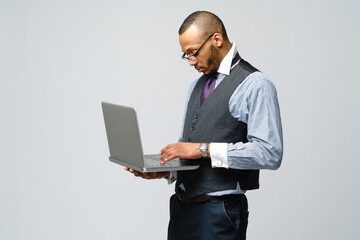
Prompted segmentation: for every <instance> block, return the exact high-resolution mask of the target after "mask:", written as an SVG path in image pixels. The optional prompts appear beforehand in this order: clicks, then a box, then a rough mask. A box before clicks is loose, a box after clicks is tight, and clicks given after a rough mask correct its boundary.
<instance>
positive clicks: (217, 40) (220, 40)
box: [213, 33, 224, 48]
mask: <svg viewBox="0 0 360 240" xmlns="http://www.w3.org/2000/svg"><path fill="white" fill-rule="evenodd" d="M213 39H214V44H215V46H217V47H218V48H220V47H221V46H222V45H223V43H224V38H223V36H222V35H221V34H220V33H215V34H214V36H213Z"/></svg>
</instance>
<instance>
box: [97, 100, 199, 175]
mask: <svg viewBox="0 0 360 240" xmlns="http://www.w3.org/2000/svg"><path fill="white" fill-rule="evenodd" d="M101 105H102V110H103V115H104V121H105V128H106V134H107V139H108V144H109V150H110V157H109V160H110V161H112V162H114V163H117V164H120V165H122V166H125V167H128V168H132V169H134V170H136V171H140V172H163V171H174V170H176V171H181V170H194V169H197V168H198V167H199V165H195V164H194V163H189V160H186V159H179V158H177V159H174V160H171V161H169V162H166V163H165V164H164V165H161V164H160V157H161V155H160V154H150V155H143V150H142V145H141V139H140V131H139V126H138V121H137V116H136V111H135V109H134V108H132V107H127V106H121V105H116V104H112V103H107V102H102V103H101Z"/></svg>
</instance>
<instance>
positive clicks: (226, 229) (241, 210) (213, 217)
mask: <svg viewBox="0 0 360 240" xmlns="http://www.w3.org/2000/svg"><path fill="white" fill-rule="evenodd" d="M248 216H249V212H248V204H247V199H246V196H245V195H244V194H240V195H227V196H223V197H216V198H211V199H209V200H208V201H206V202H203V203H191V202H184V201H181V200H179V199H178V198H177V197H176V195H173V196H172V197H171V198H170V222H169V228H168V240H202V239H204V240H213V239H214V240H215V239H216V240H235V239H236V240H238V239H241V240H245V239H246V228H247V224H248Z"/></svg>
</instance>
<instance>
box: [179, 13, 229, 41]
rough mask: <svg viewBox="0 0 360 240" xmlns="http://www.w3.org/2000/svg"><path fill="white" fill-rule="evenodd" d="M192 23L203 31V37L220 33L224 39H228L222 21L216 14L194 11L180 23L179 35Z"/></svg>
mask: <svg viewBox="0 0 360 240" xmlns="http://www.w3.org/2000/svg"><path fill="white" fill-rule="evenodd" d="M193 24H194V25H196V26H197V27H198V28H199V29H200V30H202V31H203V34H204V35H205V37H208V36H210V35H211V34H214V33H220V34H221V35H222V36H223V38H224V39H226V40H228V36H227V33H226V29H225V26H224V24H223V22H222V21H221V19H220V18H219V17H218V16H216V15H215V14H213V13H211V12H207V11H196V12H193V13H192V14H190V15H189V16H188V17H187V18H185V20H184V22H183V23H182V24H181V26H180V28H179V35H181V34H183V33H184V32H185V31H186V30H187V29H188V28H189V27H190V26H191V25H193Z"/></svg>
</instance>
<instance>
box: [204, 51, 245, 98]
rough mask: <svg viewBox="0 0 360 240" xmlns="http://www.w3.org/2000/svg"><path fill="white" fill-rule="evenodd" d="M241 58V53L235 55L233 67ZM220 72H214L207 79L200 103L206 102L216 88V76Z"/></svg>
mask: <svg viewBox="0 0 360 240" xmlns="http://www.w3.org/2000/svg"><path fill="white" fill-rule="evenodd" d="M239 60H240V55H239V53H236V55H235V57H234V58H233V60H232V62H231V67H233V66H234V65H235V63H237V62H238V61H239ZM218 74H219V73H217V72H216V73H215V74H213V75H212V76H211V77H209V79H208V80H207V81H206V83H205V85H204V88H203V90H202V94H201V99H200V104H201V105H203V103H204V102H205V100H206V99H207V98H208V97H209V96H210V94H211V93H212V92H213V91H214V89H215V83H216V78H217V76H218Z"/></svg>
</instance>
